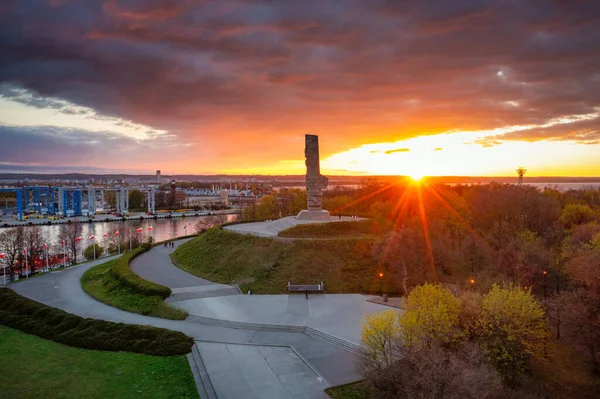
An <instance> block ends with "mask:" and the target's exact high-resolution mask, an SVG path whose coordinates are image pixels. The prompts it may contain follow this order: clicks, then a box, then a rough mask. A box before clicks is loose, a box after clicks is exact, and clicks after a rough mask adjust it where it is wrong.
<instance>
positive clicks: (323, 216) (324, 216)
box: [296, 210, 331, 221]
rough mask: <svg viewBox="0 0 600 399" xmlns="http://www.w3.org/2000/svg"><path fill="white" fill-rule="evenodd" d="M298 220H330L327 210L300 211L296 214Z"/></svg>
mask: <svg viewBox="0 0 600 399" xmlns="http://www.w3.org/2000/svg"><path fill="white" fill-rule="evenodd" d="M296 219H298V220H326V221H330V220H331V215H330V214H329V211H306V210H304V211H300V213H299V214H298V216H296Z"/></svg>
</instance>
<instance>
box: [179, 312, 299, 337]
mask: <svg viewBox="0 0 600 399" xmlns="http://www.w3.org/2000/svg"><path fill="white" fill-rule="evenodd" d="M185 320H186V321H189V322H192V323H198V324H204V325H207V326H215V327H226V328H236V329H240V330H255V331H275V332H289V333H303V332H304V329H305V327H304V326H289V325H279V324H261V323H246V322H242V321H230V320H221V319H213V318H211V317H204V316H195V315H189V316H188V317H187V318H186V319H185Z"/></svg>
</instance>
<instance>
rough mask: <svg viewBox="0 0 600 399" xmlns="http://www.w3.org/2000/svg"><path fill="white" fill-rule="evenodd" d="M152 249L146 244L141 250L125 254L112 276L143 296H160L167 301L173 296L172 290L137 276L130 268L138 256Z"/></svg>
mask: <svg viewBox="0 0 600 399" xmlns="http://www.w3.org/2000/svg"><path fill="white" fill-rule="evenodd" d="M150 248H152V245H147V244H144V245H143V246H142V247H141V248H137V249H135V250H133V251H130V252H125V254H124V255H122V256H121V257H120V258H119V259H117V261H116V262H115V265H114V266H113V267H112V269H111V273H112V275H113V276H114V277H115V278H116V279H117V280H119V281H121V282H122V283H123V284H125V285H126V286H128V287H130V288H131V289H132V290H133V291H135V292H137V293H139V294H142V295H150V296H153V295H158V296H160V297H162V298H163V299H166V298H167V297H168V296H169V295H171V289H170V288H169V287H165V286H164V285H160V284H156V283H153V282H151V281H148V280H144V279H143V278H141V277H140V276H138V275H137V274H135V273H134V272H133V271H132V270H131V268H130V267H129V263H130V262H131V261H132V260H133V259H134V258H135V257H137V256H138V255H141V254H143V253H144V252H146V251H148V249H150Z"/></svg>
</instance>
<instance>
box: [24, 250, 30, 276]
mask: <svg viewBox="0 0 600 399" xmlns="http://www.w3.org/2000/svg"><path fill="white" fill-rule="evenodd" d="M23 255H24V256H25V278H26V279H28V278H29V266H28V264H27V250H26V249H24V250H23Z"/></svg>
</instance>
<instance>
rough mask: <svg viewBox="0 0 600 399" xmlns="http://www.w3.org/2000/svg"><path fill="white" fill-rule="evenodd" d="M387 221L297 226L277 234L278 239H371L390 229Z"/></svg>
mask: <svg viewBox="0 0 600 399" xmlns="http://www.w3.org/2000/svg"><path fill="white" fill-rule="evenodd" d="M391 227H392V226H391V223H390V222H387V221H379V220H377V221H375V220H371V219H369V220H360V221H354V222H350V221H344V222H332V223H311V224H299V225H296V226H293V227H290V228H289V229H286V230H283V231H281V232H279V234H278V235H279V237H287V238H336V237H340V238H341V237H355V238H361V237H365V238H366V237H373V236H376V235H381V234H384V233H385V232H386V231H389V230H390V228H391Z"/></svg>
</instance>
